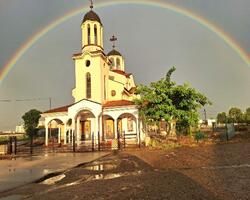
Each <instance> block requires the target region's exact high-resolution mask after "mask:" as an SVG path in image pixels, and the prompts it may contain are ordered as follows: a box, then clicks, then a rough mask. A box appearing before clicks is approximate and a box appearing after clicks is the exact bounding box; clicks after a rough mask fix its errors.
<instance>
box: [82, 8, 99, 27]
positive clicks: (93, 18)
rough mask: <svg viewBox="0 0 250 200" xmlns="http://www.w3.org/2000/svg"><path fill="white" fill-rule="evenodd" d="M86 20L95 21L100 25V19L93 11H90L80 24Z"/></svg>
mask: <svg viewBox="0 0 250 200" xmlns="http://www.w3.org/2000/svg"><path fill="white" fill-rule="evenodd" d="M87 20H90V21H97V22H99V23H100V24H102V22H101V19H100V17H99V16H98V15H97V14H96V13H95V12H94V11H93V10H90V11H89V12H88V13H86V15H85V16H84V18H83V21H82V23H84V22H86V21H87Z"/></svg>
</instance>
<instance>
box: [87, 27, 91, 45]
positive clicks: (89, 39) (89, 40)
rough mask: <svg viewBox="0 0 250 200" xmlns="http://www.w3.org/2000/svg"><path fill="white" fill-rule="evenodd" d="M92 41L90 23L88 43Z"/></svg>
mask: <svg viewBox="0 0 250 200" xmlns="http://www.w3.org/2000/svg"><path fill="white" fill-rule="evenodd" d="M90 43H91V32H90V25H89V24H88V44H90Z"/></svg>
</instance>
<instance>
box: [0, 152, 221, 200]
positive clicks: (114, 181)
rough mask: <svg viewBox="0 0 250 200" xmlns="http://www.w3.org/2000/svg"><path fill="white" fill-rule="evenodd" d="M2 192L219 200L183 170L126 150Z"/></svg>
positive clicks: (88, 198) (11, 195) (12, 195)
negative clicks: (158, 166)
mask: <svg viewBox="0 0 250 200" xmlns="http://www.w3.org/2000/svg"><path fill="white" fill-rule="evenodd" d="M1 195H2V197H3V198H2V199H1V198H0V199H1V200H6V199H36V200H37V199H40V200H42V199H44V200H50V199H51V200H52V199H54V200H58V199H60V200H61V199H84V200H93V199H95V200H104V199H105V200H116V199H119V200H127V199H131V200H132V199H133V200H134V199H136V200H143V199H145V200H146V199H150V200H151V199H154V200H156V199H157V200H158V199H159V200H162V199H187V200H198V199H199V200H200V199H211V200H217V198H215V196H214V195H213V194H212V193H211V192H209V191H208V190H206V189H205V188H203V187H202V186H200V185H199V184H197V183H196V182H195V181H193V180H192V179H190V178H189V177H187V176H185V175H183V174H182V173H179V172H176V171H175V170H166V171H165V170H158V169H156V168H153V167H151V166H150V165H148V164H147V163H145V162H143V161H142V160H140V159H138V158H137V157H135V156H131V155H129V154H126V153H118V154H113V155H110V156H107V157H105V158H101V159H100V160H98V161H95V162H92V163H89V164H87V165H83V166H80V167H77V168H73V169H71V170H68V171H66V172H64V173H62V174H60V175H57V176H55V177H50V178H48V179H46V180H43V181H41V182H39V183H32V184H27V185H25V186H23V187H19V188H17V189H15V190H12V191H9V192H6V193H2V194H1V193H0V196H1Z"/></svg>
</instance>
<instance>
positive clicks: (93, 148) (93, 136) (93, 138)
mask: <svg viewBox="0 0 250 200" xmlns="http://www.w3.org/2000/svg"><path fill="white" fill-rule="evenodd" d="M94 140H95V135H94V132H92V151H95V141H94Z"/></svg>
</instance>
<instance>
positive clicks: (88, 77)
mask: <svg viewBox="0 0 250 200" xmlns="http://www.w3.org/2000/svg"><path fill="white" fill-rule="evenodd" d="M86 98H87V99H90V98H91V75H90V73H87V74H86Z"/></svg>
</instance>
